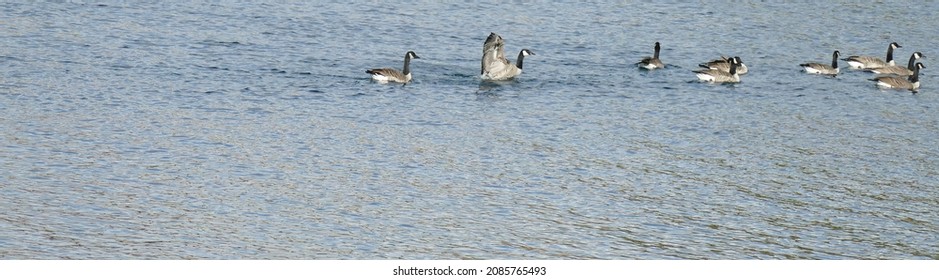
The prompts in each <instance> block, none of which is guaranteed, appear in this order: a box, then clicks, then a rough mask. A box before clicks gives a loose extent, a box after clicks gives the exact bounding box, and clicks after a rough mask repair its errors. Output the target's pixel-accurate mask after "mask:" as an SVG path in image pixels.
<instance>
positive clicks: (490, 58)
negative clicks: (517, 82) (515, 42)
mask: <svg viewBox="0 0 939 280" xmlns="http://www.w3.org/2000/svg"><path fill="white" fill-rule="evenodd" d="M534 54H535V53H534V52H532V51H531V50H528V49H522V50H521V51H520V52H519V53H518V60H517V61H515V65H513V64H512V63H511V62H509V60H508V59H506V58H505V41H503V40H502V37H501V36H499V35H497V34H496V33H491V34H489V37H488V38H486V42H485V43H483V58H482V62H481V63H482V64H481V65H482V67H481V69H480V78H481V79H483V80H508V79H511V78H515V76H518V75H519V74H522V65H523V61H524V59H525V57H526V56H529V55H534Z"/></svg>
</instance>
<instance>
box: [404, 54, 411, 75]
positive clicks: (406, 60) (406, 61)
mask: <svg viewBox="0 0 939 280" xmlns="http://www.w3.org/2000/svg"><path fill="white" fill-rule="evenodd" d="M410 73H411V56H410V55H404V75H407V74H410Z"/></svg>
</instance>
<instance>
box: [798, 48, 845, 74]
mask: <svg viewBox="0 0 939 280" xmlns="http://www.w3.org/2000/svg"><path fill="white" fill-rule="evenodd" d="M839 55H841V53H840V52H838V51H837V50H836V51H835V52H834V53H832V54H831V66H829V65H827V64H822V63H816V62H809V63H803V64H799V66H802V68H804V69H805V73H809V74H822V75H832V76H834V75H838V71H839V70H838V56H839Z"/></svg>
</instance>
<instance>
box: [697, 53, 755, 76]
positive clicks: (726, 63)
mask: <svg viewBox="0 0 939 280" xmlns="http://www.w3.org/2000/svg"><path fill="white" fill-rule="evenodd" d="M733 58H735V59H737V74H740V75H746V74H747V73H750V68H748V67H747V65H746V64H743V59H740V57H739V56H735V57H733ZM730 59H731V58H730V57H724V56H721V58H720V59H715V60H711V61H708V62H706V63H701V64H698V66H700V67H704V68H707V69H714V70H721V71H724V72H730V64H731V63H730Z"/></svg>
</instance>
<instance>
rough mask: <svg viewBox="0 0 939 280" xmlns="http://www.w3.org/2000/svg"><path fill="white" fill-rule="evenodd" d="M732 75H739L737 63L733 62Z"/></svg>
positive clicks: (731, 62)
mask: <svg viewBox="0 0 939 280" xmlns="http://www.w3.org/2000/svg"><path fill="white" fill-rule="evenodd" d="M730 74H731V75H737V63H735V62H734V61H733V60H731V61H730Z"/></svg>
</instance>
